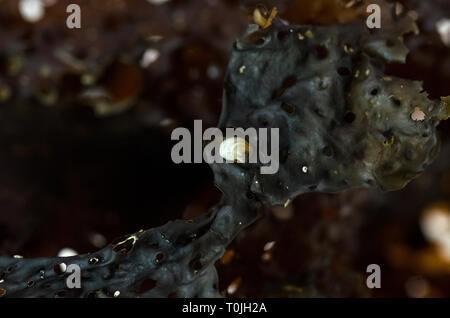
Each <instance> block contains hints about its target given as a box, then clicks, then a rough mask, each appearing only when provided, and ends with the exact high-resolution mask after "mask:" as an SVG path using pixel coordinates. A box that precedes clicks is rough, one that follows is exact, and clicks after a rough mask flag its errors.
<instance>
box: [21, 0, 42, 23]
mask: <svg viewBox="0 0 450 318" xmlns="http://www.w3.org/2000/svg"><path fill="white" fill-rule="evenodd" d="M19 12H20V14H21V15H22V18H23V19H24V20H25V21H27V22H30V23H35V22H38V21H39V20H41V19H42V18H43V17H44V5H43V4H42V2H41V0H20V1H19Z"/></svg>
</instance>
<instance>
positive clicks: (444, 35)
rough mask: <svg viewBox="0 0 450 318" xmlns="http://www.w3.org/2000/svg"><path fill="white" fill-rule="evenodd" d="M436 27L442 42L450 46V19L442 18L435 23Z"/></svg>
mask: <svg viewBox="0 0 450 318" xmlns="http://www.w3.org/2000/svg"><path fill="white" fill-rule="evenodd" d="M436 29H437V31H438V33H439V35H440V36H441V39H442V42H444V44H445V45H446V46H450V19H442V20H439V21H438V22H437V23H436Z"/></svg>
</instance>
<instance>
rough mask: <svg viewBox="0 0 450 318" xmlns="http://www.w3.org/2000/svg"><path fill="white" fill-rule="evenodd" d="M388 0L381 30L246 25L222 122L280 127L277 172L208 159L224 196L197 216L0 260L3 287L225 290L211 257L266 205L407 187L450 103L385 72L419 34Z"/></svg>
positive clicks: (31, 293) (191, 293) (86, 292)
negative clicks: (84, 246)
mask: <svg viewBox="0 0 450 318" xmlns="http://www.w3.org/2000/svg"><path fill="white" fill-rule="evenodd" d="M386 8H387V10H384V11H383V12H384V14H383V20H382V23H383V25H385V26H386V27H384V28H382V29H381V30H378V31H374V32H372V31H369V30H368V29H367V27H366V26H365V24H364V23H354V24H351V25H335V26H331V27H318V26H296V25H288V24H287V23H285V22H284V21H282V20H280V19H278V18H276V17H274V15H273V14H270V16H268V17H266V18H264V17H263V16H261V15H259V16H258V20H259V22H261V21H262V22H264V25H263V26H261V25H257V24H252V25H250V26H249V28H248V30H247V32H246V33H245V34H244V35H243V36H242V37H241V38H240V39H239V40H237V41H236V43H235V45H234V47H233V52H232V55H231V60H230V63H229V68H228V72H227V74H226V77H225V83H224V95H223V97H224V98H223V109H222V115H221V118H220V122H219V127H220V128H222V129H225V128H227V127H242V128H248V127H256V128H261V127H264V128H278V129H279V132H280V169H279V171H278V172H277V173H276V174H273V175H262V174H260V169H259V168H260V164H238V163H236V164H212V165H211V167H212V169H213V171H214V175H215V182H216V184H217V186H218V187H219V188H220V189H221V191H222V192H223V199H222V202H221V203H220V204H218V205H217V206H215V207H213V208H212V209H211V210H210V211H209V212H208V213H207V214H205V215H202V216H200V217H198V218H197V219H194V220H192V221H185V220H179V221H173V222H169V223H168V224H166V225H164V226H162V227H158V228H154V229H150V230H147V231H142V232H138V233H134V234H131V235H126V236H124V237H121V238H119V239H117V240H115V241H114V242H113V243H111V244H110V245H109V246H107V247H106V248H104V249H102V250H100V251H98V252H96V253H92V254H85V255H78V256H73V257H69V258H37V259H23V258H14V257H8V256H4V257H0V273H1V274H0V275H1V277H0V296H4V297H8V296H9V297H64V296H67V297H216V296H221V293H220V291H219V290H218V277H217V272H216V270H215V267H214V263H215V262H216V261H217V260H218V259H219V258H220V257H221V256H222V255H223V254H224V252H225V249H226V246H227V245H228V244H229V243H230V242H231V241H232V240H233V239H234V237H235V236H236V235H237V234H238V233H239V232H240V231H242V230H243V229H244V228H245V227H246V226H248V225H249V224H251V223H252V222H253V221H254V220H255V219H256V218H257V212H258V208H260V207H261V206H262V205H284V204H289V200H291V199H292V198H294V197H295V196H297V195H299V194H302V193H305V192H311V191H322V192H337V191H343V190H347V189H350V188H355V187H372V186H373V187H379V188H381V189H384V190H397V189H400V188H402V187H404V186H405V185H406V184H407V183H408V182H409V181H411V180H412V179H413V178H415V177H417V176H418V175H419V174H420V173H421V172H422V171H423V170H424V169H425V168H426V166H427V165H429V164H430V163H431V161H432V160H433V158H434V157H435V156H436V154H437V153H438V148H439V143H438V138H437V135H436V126H437V125H438V123H439V121H440V120H443V119H447V118H448V116H449V106H450V103H449V100H448V98H443V99H442V100H441V101H431V100H429V99H428V97H427V94H426V93H425V92H423V90H422V86H421V83H419V82H413V81H410V80H404V79H400V78H396V77H393V76H386V75H385V74H384V69H383V65H384V63H385V62H404V61H405V57H406V54H407V52H408V51H407V49H406V47H405V46H404V44H403V38H402V36H403V35H404V34H405V33H408V32H417V26H416V25H415V23H414V21H413V19H412V18H411V17H410V16H409V15H407V14H406V12H404V10H399V7H398V6H389V7H386ZM272 13H273V11H272ZM62 263H64V264H65V265H68V264H78V265H79V266H80V267H81V281H82V283H81V288H80V289H69V288H67V285H66V282H65V279H66V278H67V276H68V273H64V272H62V271H61V266H62V265H61V264H62Z"/></svg>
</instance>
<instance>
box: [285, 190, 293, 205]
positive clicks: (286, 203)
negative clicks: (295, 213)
mask: <svg viewBox="0 0 450 318" xmlns="http://www.w3.org/2000/svg"><path fill="white" fill-rule="evenodd" d="M286 188H287V187H286ZM289 204H291V199H287V200H286V202H284V207H285V208H287V207H288V206H289Z"/></svg>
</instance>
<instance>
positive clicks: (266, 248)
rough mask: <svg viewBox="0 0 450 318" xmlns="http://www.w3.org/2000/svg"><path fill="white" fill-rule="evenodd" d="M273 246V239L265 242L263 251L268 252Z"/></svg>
mask: <svg viewBox="0 0 450 318" xmlns="http://www.w3.org/2000/svg"><path fill="white" fill-rule="evenodd" d="M274 246H275V241H270V242H267V243H266V244H264V252H268V251H270V250H272V249H273V248H274Z"/></svg>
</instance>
